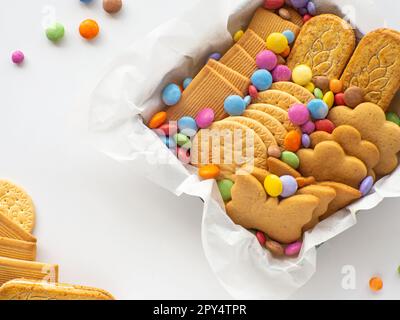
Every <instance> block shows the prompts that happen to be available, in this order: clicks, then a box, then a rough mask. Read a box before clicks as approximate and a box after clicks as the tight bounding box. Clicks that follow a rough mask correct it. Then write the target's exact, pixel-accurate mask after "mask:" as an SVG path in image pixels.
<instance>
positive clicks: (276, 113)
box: [247, 103, 297, 131]
mask: <svg viewBox="0 0 400 320" xmlns="http://www.w3.org/2000/svg"><path fill="white" fill-rule="evenodd" d="M247 110H257V111H262V112H265V113H267V114H269V115H271V116H273V117H274V118H275V119H276V120H278V121H279V122H280V123H281V124H282V125H283V127H284V128H285V129H286V130H287V131H291V130H296V129H297V127H296V126H294V125H293V124H292V122H291V121H290V120H289V115H288V112H287V111H286V110H283V109H282V108H280V107H277V106H273V105H272V104H265V103H255V104H251V105H249V106H248V107H247Z"/></svg>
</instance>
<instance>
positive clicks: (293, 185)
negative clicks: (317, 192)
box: [280, 176, 298, 198]
mask: <svg viewBox="0 0 400 320" xmlns="http://www.w3.org/2000/svg"><path fill="white" fill-rule="evenodd" d="M280 179H281V181H282V185H283V190H282V193H281V197H283V198H288V197H291V196H293V195H294V194H295V193H296V192H297V188H298V186H297V181H296V179H295V178H293V177H292V176H282V177H280Z"/></svg>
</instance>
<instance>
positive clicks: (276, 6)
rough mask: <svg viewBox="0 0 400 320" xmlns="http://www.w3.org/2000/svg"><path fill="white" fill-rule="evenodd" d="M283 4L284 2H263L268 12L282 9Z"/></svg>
mask: <svg viewBox="0 0 400 320" xmlns="http://www.w3.org/2000/svg"><path fill="white" fill-rule="evenodd" d="M284 4H285V0H265V1H264V8H265V9H269V10H275V9H279V8H282V7H283V5H284Z"/></svg>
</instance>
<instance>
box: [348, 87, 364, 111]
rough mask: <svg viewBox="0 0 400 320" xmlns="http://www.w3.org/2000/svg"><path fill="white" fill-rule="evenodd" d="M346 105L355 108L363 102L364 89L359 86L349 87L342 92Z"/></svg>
mask: <svg viewBox="0 0 400 320" xmlns="http://www.w3.org/2000/svg"><path fill="white" fill-rule="evenodd" d="M344 102H345V103H346V106H348V107H350V108H355V107H357V106H358V105H359V104H361V103H363V102H364V90H363V89H361V88H359V87H350V88H348V89H347V90H346V91H345V92H344Z"/></svg>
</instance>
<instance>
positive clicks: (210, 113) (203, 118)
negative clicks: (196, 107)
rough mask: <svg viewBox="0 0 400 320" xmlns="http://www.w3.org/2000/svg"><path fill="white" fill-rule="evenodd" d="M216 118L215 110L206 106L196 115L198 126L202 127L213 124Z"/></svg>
mask: <svg viewBox="0 0 400 320" xmlns="http://www.w3.org/2000/svg"><path fill="white" fill-rule="evenodd" d="M214 118H215V114H214V110H213V109H211V108H204V109H203V110H200V111H199V113H198V114H197V116H196V123H197V126H198V127H199V128H201V129H205V128H208V127H209V126H211V124H212V123H213V121H214Z"/></svg>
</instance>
